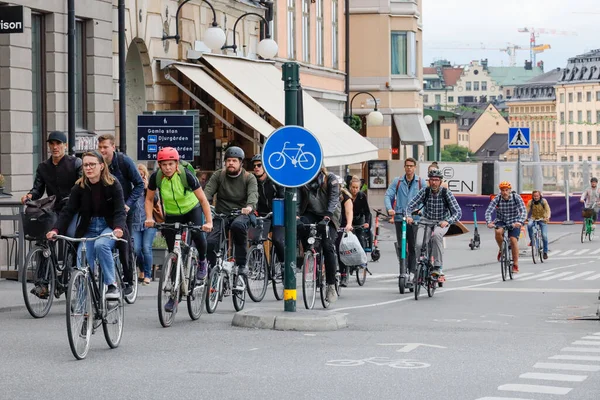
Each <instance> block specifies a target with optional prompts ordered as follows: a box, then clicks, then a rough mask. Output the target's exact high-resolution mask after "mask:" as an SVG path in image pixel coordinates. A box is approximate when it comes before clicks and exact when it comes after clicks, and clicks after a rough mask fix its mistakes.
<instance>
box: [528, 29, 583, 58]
mask: <svg viewBox="0 0 600 400" xmlns="http://www.w3.org/2000/svg"><path fill="white" fill-rule="evenodd" d="M519 32H521V33H529V58H530V59H531V61H532V64H533V65H537V63H536V57H535V55H536V54H538V53H541V52H542V51H544V50H547V49H549V48H550V45H538V44H537V43H536V38H537V37H539V36H540V35H561V36H577V32H571V31H561V30H558V29H545V28H537V29H536V28H519ZM546 46H547V48H546Z"/></svg>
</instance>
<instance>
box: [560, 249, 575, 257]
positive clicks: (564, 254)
mask: <svg viewBox="0 0 600 400" xmlns="http://www.w3.org/2000/svg"><path fill="white" fill-rule="evenodd" d="M575 251H576V250H573V249H571V250H567V251H565V252H563V253H562V255H563V256H567V255H569V254H571V253H574V252H575Z"/></svg>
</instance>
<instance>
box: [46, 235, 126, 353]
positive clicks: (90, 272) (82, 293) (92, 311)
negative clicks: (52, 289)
mask: <svg viewBox="0 0 600 400" xmlns="http://www.w3.org/2000/svg"><path fill="white" fill-rule="evenodd" d="M55 238H57V239H63V240H65V241H68V242H70V243H83V245H82V246H81V254H80V257H81V262H80V265H79V266H77V267H76V268H74V269H73V272H72V273H71V280H70V281H69V286H68V289H67V303H66V308H67V312H66V315H67V335H68V337H69V346H70V347H71V352H72V353H73V355H74V356H75V358H77V359H78V360H82V359H84V358H85V357H86V356H87V353H88V351H89V349H90V339H91V335H92V334H94V333H95V332H96V329H98V328H99V327H100V325H102V330H103V331H104V338H105V339H106V343H107V344H108V345H109V347H110V348H112V349H114V348H116V347H118V346H119V343H120V342H121V338H122V336H123V323H124V320H125V313H124V304H123V298H122V296H119V298H118V299H116V300H108V299H107V298H106V291H105V290H104V283H102V282H103V272H102V268H100V267H99V265H98V263H97V262H96V265H95V268H93V269H92V268H90V265H89V264H88V262H87V257H86V247H87V246H86V245H85V244H86V243H87V242H94V241H96V240H98V239H100V238H110V239H111V240H115V241H122V242H125V240H124V239H120V238H117V237H116V236H114V235H113V233H112V232H111V233H105V234H103V235H100V236H96V237H91V238H71V237H68V236H63V235H56V236H55ZM115 277H116V279H117V284H118V285H119V287H122V282H121V276H120V275H119V274H115Z"/></svg>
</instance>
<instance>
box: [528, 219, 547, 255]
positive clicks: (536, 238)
mask: <svg viewBox="0 0 600 400" xmlns="http://www.w3.org/2000/svg"><path fill="white" fill-rule="evenodd" d="M543 221H544V220H543V219H534V220H533V227H532V228H533V235H532V236H531V237H530V238H529V239H531V258H533V263H534V264H537V261H536V257H537V259H538V261H539V262H540V263H542V264H543V263H544V242H543V237H542V227H541V226H540V222H543Z"/></svg>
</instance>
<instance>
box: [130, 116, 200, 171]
mask: <svg viewBox="0 0 600 400" xmlns="http://www.w3.org/2000/svg"><path fill="white" fill-rule="evenodd" d="M163 147H174V148H176V149H177V151H178V152H179V157H180V158H181V159H182V160H186V161H193V159H194V116H193V115H138V160H156V155H157V153H158V151H159V150H160V149H162V148H163Z"/></svg>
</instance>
